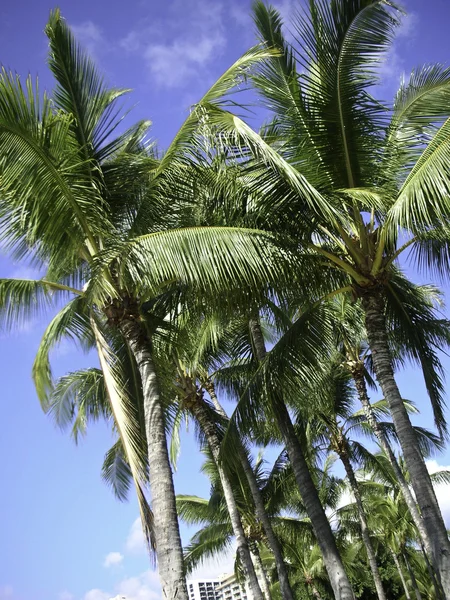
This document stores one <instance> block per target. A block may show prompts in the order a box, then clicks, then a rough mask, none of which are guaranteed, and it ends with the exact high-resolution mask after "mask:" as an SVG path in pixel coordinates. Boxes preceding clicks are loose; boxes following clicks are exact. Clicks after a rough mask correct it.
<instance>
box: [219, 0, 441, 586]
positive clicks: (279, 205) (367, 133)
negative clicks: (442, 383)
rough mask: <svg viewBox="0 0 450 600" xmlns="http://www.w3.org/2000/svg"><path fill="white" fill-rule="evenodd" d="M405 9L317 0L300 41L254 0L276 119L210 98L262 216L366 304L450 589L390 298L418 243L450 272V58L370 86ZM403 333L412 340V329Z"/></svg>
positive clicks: (266, 96)
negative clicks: (388, 87) (384, 91)
mask: <svg viewBox="0 0 450 600" xmlns="http://www.w3.org/2000/svg"><path fill="white" fill-rule="evenodd" d="M398 15H399V9H398V8H397V7H396V5H395V4H394V3H393V2H391V1H389V2H388V1H384V0H358V1H356V2H355V1H350V0H332V1H331V0H330V1H325V0H323V1H322V0H320V1H319V0H310V2H309V11H299V12H298V13H297V14H296V16H295V17H294V19H293V22H292V26H293V28H294V30H295V35H294V39H295V45H291V44H290V43H288V42H287V41H286V40H285V39H284V37H283V33H282V21H281V18H280V15H279V13H278V12H277V11H276V10H275V9H274V8H272V7H266V6H265V5H264V4H263V3H262V2H260V1H257V2H255V4H254V18H255V22H256V25H257V28H258V31H259V35H260V38H261V40H262V42H263V43H264V44H266V46H267V47H270V48H275V49H277V50H278V52H279V54H278V56H273V55H272V56H271V57H269V58H268V59H267V60H265V61H263V63H262V65H261V67H260V70H259V73H258V74H256V75H254V76H253V78H252V80H253V83H254V85H255V88H256V90H257V91H258V93H259V95H260V97H261V98H262V100H263V102H264V104H265V106H266V107H267V108H268V109H269V110H270V111H271V113H272V115H273V119H272V121H271V123H270V124H269V126H268V127H267V128H266V130H265V135H264V136H261V135H258V134H257V133H255V132H254V131H252V130H251V129H250V128H249V127H248V126H247V125H246V124H245V123H244V122H243V121H242V120H240V119H239V118H238V117H237V116H236V115H234V114H231V113H230V112H225V111H223V110H221V109H218V108H216V107H211V109H210V111H209V126H210V128H211V130H212V131H216V132H220V136H221V143H222V144H223V143H224V141H223V140H224V137H226V136H228V140H229V145H230V146H233V147H235V148H236V147H237V148H239V150H240V151H241V156H242V160H241V185H242V186H243V187H246V188H247V190H248V191H249V193H250V194H251V195H252V199H253V204H252V210H253V212H254V213H256V215H255V220H256V221H257V222H258V223H259V226H260V227H265V228H267V229H271V230H277V231H278V232H279V233H280V234H282V235H283V237H284V239H285V246H286V248H287V249H288V248H289V249H290V250H292V251H294V252H297V254H298V256H299V259H300V258H302V259H303V260H307V258H312V259H314V262H313V264H314V265H316V266H317V265H319V266H318V267H317V268H319V269H320V263H325V264H326V265H328V266H330V265H332V266H333V268H334V269H335V270H337V271H338V272H340V273H341V275H342V277H343V279H344V283H343V286H342V291H344V290H345V291H347V292H351V294H352V295H353V296H354V297H355V298H356V299H358V301H360V302H361V305H362V307H363V310H364V316H365V325H366V330H367V337H368V341H369V345H370V349H371V353H372V360H373V364H374V370H375V374H376V377H377V380H378V383H379V384H380V387H381V389H382V392H383V394H384V397H385V398H386V400H387V402H388V403H389V407H390V411H391V413H392V418H393V421H394V424H395V428H396V430H397V434H398V436H399V440H400V443H401V447H402V451H403V454H404V456H405V460H406V463H407V465H408V470H409V471H410V472H411V476H412V484H413V488H414V493H415V496H416V498H417V502H418V505H419V508H420V511H421V514H422V518H423V522H424V527H425V529H426V531H427V533H428V538H429V539H430V540H431V543H432V559H433V563H434V565H435V568H436V570H437V572H438V573H439V575H440V577H441V579H442V583H443V586H444V589H445V593H446V596H447V597H450V542H449V539H448V535H447V531H446V528H445V525H444V521H443V518H442V514H441V512H440V509H439V506H438V503H437V500H436V495H435V493H434V489H433V486H432V484H431V480H430V477H429V474H428V471H427V469H426V466H425V462H424V460H423V457H422V456H421V453H420V450H419V447H418V444H417V439H416V436H415V433H414V429H413V428H412V426H411V422H410V419H409V417H408V413H407V411H406V410H405V407H404V404H403V402H402V396H401V394H400V391H399V388H398V385H397V382H396V379H395V376H394V369H393V359H392V356H391V353H390V345H389V338H388V331H387V326H386V312H387V311H388V310H389V307H392V306H396V307H397V311H398V310H400V309H401V305H400V303H399V301H398V298H397V296H396V292H397V286H396V285H395V274H396V272H397V266H396V265H397V263H398V261H399V259H400V258H401V257H402V256H403V254H404V253H405V252H406V251H407V250H410V251H413V253H414V255H415V257H416V259H417V264H418V265H419V267H430V268H431V269H436V270H438V271H440V272H444V271H445V269H446V264H447V256H448V245H447V240H448V219H449V216H450V204H449V202H448V191H449V189H450V179H449V177H448V169H447V162H448V157H449V153H450V145H449V142H448V130H449V128H450V120H448V117H449V103H448V98H449V94H450V69H446V68H444V67H441V66H440V65H436V66H428V65H427V66H425V67H422V68H418V69H416V70H415V71H413V73H412V74H411V77H410V78H409V80H408V81H405V82H403V83H402V84H401V87H400V89H399V91H398V93H397V95H396V97H395V99H394V102H393V104H392V107H388V106H386V105H384V104H383V103H382V102H380V101H378V100H377V99H375V98H373V97H372V96H371V95H370V91H371V90H370V88H371V87H373V86H374V85H375V84H376V83H377V81H378V79H377V68H378V67H379V65H380V63H381V61H382V59H383V56H384V54H385V52H386V51H387V50H388V49H389V47H390V44H391V43H392V40H393V37H394V34H395V28H396V26H397V25H398V22H399V18H398ZM246 159H247V160H246ZM244 163H245V164H244ZM258 218H259V221H258ZM316 259H320V263H318V262H317V260H316ZM403 334H404V336H405V339H409V340H410V341H412V340H414V337H415V330H414V326H412V327H409V329H408V330H406V331H403ZM423 350H424V354H425V352H426V349H423ZM427 383H428V382H427ZM428 392H429V395H430V399H431V401H432V404H433V408H434V410H435V414H436V424H437V425H438V427H440V429H441V432H442V434H443V435H444V434H445V426H443V422H442V418H441V414H442V407H441V397H440V394H437V393H436V390H435V389H433V387H432V386H428Z"/></svg>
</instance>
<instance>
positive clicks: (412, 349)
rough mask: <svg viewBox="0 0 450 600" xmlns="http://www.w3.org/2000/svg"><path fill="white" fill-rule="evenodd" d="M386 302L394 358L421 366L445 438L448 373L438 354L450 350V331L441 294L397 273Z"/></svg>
mask: <svg viewBox="0 0 450 600" xmlns="http://www.w3.org/2000/svg"><path fill="white" fill-rule="evenodd" d="M386 298H387V303H386V311H387V318H388V321H389V324H390V327H392V330H393V332H395V336H393V344H394V352H393V354H394V356H395V355H397V356H398V357H399V358H402V357H403V358H404V359H406V360H410V361H412V362H413V363H416V364H419V365H420V367H421V369H422V373H423V377H424V380H425V385H426V388H427V392H428V395H429V398H430V401H431V405H432V407H433V412H434V419H435V423H436V427H437V428H438V431H439V432H440V434H441V435H443V436H445V435H446V432H447V426H446V422H445V418H444V412H443V411H444V407H445V401H444V370H443V367H442V364H441V361H440V358H439V354H438V352H439V351H440V350H442V349H444V348H446V347H447V346H448V344H449V341H450V337H449V336H450V328H449V323H448V322H447V320H446V319H444V318H441V317H440V315H439V314H438V312H437V310H436V301H437V300H440V294H439V292H438V291H437V290H436V288H434V287H433V286H416V285H414V284H412V283H411V282H408V281H407V280H406V279H405V278H404V277H402V276H400V274H398V273H397V274H394V275H393V276H392V277H391V280H390V282H389V285H388V287H387V296H386ZM395 348H400V350H399V352H397V351H396V350H395Z"/></svg>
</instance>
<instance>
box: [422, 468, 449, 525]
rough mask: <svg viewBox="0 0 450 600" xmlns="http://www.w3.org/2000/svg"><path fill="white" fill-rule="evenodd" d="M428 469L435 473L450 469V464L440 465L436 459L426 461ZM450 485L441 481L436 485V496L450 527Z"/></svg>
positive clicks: (446, 522)
mask: <svg viewBox="0 0 450 600" xmlns="http://www.w3.org/2000/svg"><path fill="white" fill-rule="evenodd" d="M426 465H427V469H428V471H429V473H431V474H433V473H436V471H450V466H447V465H440V464H439V463H438V462H437V461H436V460H427V461H426ZM449 488H450V486H449V485H446V484H445V483H441V484H438V485H435V486H434V489H435V492H436V496H437V499H438V502H439V506H440V507H441V511H442V516H443V517H444V521H445V524H446V525H447V527H450V493H449Z"/></svg>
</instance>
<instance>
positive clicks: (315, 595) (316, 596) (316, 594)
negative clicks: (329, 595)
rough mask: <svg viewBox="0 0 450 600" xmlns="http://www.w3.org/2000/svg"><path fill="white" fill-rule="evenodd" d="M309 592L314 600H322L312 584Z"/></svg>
mask: <svg viewBox="0 0 450 600" xmlns="http://www.w3.org/2000/svg"><path fill="white" fill-rule="evenodd" d="M311 591H312V593H313V596H314V598H315V599H316V600H322V596H321V595H320V594H319V590H318V589H317V588H316V586H315V585H314V584H313V583H312V584H311Z"/></svg>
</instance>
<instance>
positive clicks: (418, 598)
mask: <svg viewBox="0 0 450 600" xmlns="http://www.w3.org/2000/svg"><path fill="white" fill-rule="evenodd" d="M403 560H404V561H405V565H406V568H407V570H408V573H409V577H410V579H411V585H412V589H413V590H414V593H415V595H416V600H422V595H421V593H420V590H419V586H418V585H417V579H416V576H415V575H414V570H413V568H412V567H411V563H410V562H409V559H408V556H407V554H406V552H403Z"/></svg>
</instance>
